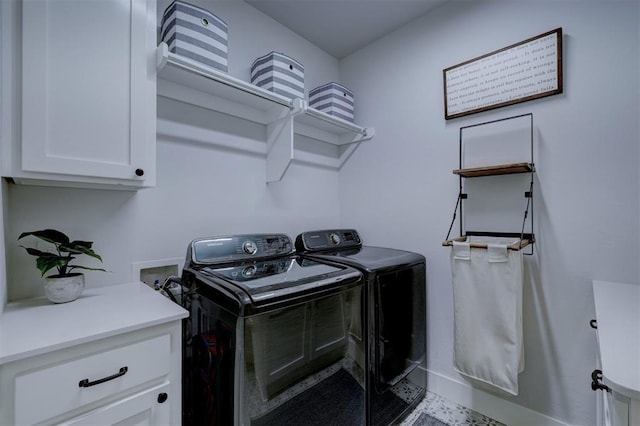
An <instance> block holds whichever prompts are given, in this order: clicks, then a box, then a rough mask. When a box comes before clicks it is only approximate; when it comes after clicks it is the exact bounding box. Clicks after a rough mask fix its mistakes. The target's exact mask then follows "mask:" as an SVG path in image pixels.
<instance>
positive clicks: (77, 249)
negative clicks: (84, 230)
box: [60, 241, 102, 262]
mask: <svg viewBox="0 0 640 426" xmlns="http://www.w3.org/2000/svg"><path fill="white" fill-rule="evenodd" d="M81 242H83V243H86V241H81ZM75 243H77V241H74V242H73V243H70V244H65V245H62V246H60V251H61V252H63V253H72V254H86V255H87V256H91V257H93V258H96V259H98V260H99V261H100V262H102V258H101V257H100V255H98V254H97V253H96V252H94V251H93V250H92V249H91V244H92V243H88V244H89V245H88V246H87V245H77V244H75Z"/></svg>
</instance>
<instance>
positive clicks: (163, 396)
mask: <svg viewBox="0 0 640 426" xmlns="http://www.w3.org/2000/svg"><path fill="white" fill-rule="evenodd" d="M168 398H169V395H167V394H166V393H164V392H162V393H159V394H158V402H159V403H160V404H162V403H163V402H165V401H166V400H167V399H168Z"/></svg>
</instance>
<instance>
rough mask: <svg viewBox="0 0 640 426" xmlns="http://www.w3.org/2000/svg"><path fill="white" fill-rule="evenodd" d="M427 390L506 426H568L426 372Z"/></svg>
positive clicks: (455, 381) (464, 384) (478, 390)
mask: <svg viewBox="0 0 640 426" xmlns="http://www.w3.org/2000/svg"><path fill="white" fill-rule="evenodd" d="M427 389H428V390H429V392H433V393H435V394H437V395H440V396H442V397H444V398H447V399H449V400H451V401H454V402H457V403H458V404H461V405H463V406H465V407H467V408H470V409H472V410H474V411H477V412H479V413H482V414H484V415H485V416H488V417H491V418H492V419H494V420H497V421H499V422H500V423H504V424H505V425H509V426H516V425H517V426H570V425H569V424H568V423H564V422H562V421H560V420H556V419H554V418H551V417H548V416H545V415H544V414H541V413H538V412H536V411H533V410H530V409H529V408H525V407H523V406H521V405H517V404H514V403H513V402H509V401H507V400H505V399H503V398H500V397H498V396H496V395H492V394H490V393H488V392H485V391H482V390H480V389H475V388H473V387H471V386H470V385H469V384H467V383H463V382H459V381H457V380H454V379H451V378H449V377H446V376H443V375H441V374H439V373H435V372H433V371H430V370H427Z"/></svg>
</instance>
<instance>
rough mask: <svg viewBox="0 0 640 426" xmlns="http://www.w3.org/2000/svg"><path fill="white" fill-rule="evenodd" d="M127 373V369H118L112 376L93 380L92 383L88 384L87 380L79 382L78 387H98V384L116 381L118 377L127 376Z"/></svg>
mask: <svg viewBox="0 0 640 426" xmlns="http://www.w3.org/2000/svg"><path fill="white" fill-rule="evenodd" d="M127 371H129V368H128V367H120V371H118V372H117V373H116V374H114V375H113V376H108V377H103V378H102V379H98V380H94V381H93V382H90V381H89V379H84V380H80V383H78V386H80V387H81V388H88V387H89V386H95V385H99V384H100V383H104V382H108V381H109V380H113V379H117V378H118V377H120V376H124V375H125V374H127Z"/></svg>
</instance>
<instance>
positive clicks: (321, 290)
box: [181, 234, 366, 426]
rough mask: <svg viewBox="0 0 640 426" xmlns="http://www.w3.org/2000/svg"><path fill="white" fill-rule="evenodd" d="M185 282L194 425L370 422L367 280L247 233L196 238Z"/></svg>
mask: <svg viewBox="0 0 640 426" xmlns="http://www.w3.org/2000/svg"><path fill="white" fill-rule="evenodd" d="M181 281H182V286H183V289H184V294H183V295H182V300H183V306H184V307H185V308H186V309H187V310H189V312H190V316H189V318H188V320H187V321H185V322H184V323H183V326H184V328H183V341H184V346H183V404H182V405H183V423H184V424H199V425H202V424H207V425H257V426H263V425H284V424H291V425H293V424H305V425H314V424H315V425H323V426H324V425H327V424H344V425H347V424H348V425H363V424H365V422H366V420H365V391H364V389H365V384H364V379H363V377H362V374H360V373H359V372H358V371H357V363H356V362H355V361H354V358H356V357H357V355H355V354H356V352H357V350H358V348H356V346H357V345H356V343H355V342H356V340H357V339H356V338H355V337H354V336H361V335H362V333H363V332H362V325H361V322H360V321H359V315H360V313H361V312H362V306H361V304H362V302H363V296H362V289H363V274H362V272H360V271H359V270H358V269H356V268H353V267H350V266H346V265H338V264H335V265H329V264H327V263H323V262H318V261H315V260H312V259H307V258H304V257H302V256H298V255H297V254H296V253H295V248H294V244H293V241H292V240H291V239H290V238H289V237H288V236H287V235H284V234H242V235H230V236H217V237H206V238H198V239H195V240H193V241H192V242H191V243H190V244H189V247H188V249H187V256H186V262H185V266H184V268H183V274H182V279H181Z"/></svg>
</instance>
